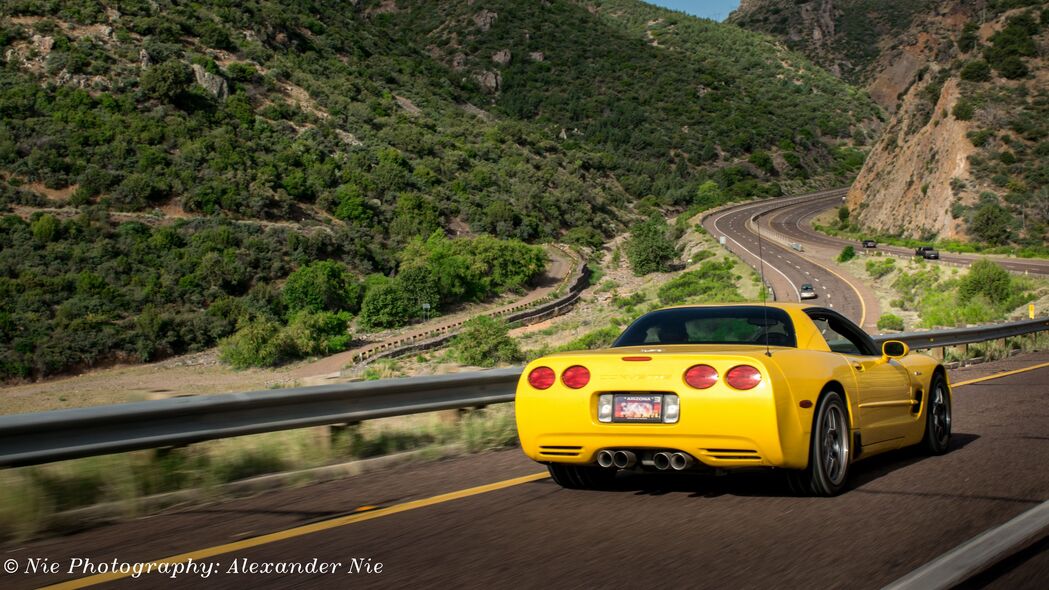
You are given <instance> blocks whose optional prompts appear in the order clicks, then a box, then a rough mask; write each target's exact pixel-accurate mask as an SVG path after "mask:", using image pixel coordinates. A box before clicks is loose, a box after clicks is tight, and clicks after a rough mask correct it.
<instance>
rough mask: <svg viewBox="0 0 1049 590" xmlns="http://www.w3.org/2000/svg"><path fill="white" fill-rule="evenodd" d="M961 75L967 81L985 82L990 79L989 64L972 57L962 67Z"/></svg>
mask: <svg viewBox="0 0 1049 590" xmlns="http://www.w3.org/2000/svg"><path fill="white" fill-rule="evenodd" d="M961 77H962V80H968V81H969V82H986V81H988V80H990V79H991V66H990V65H989V64H988V63H987V62H986V61H984V60H982V59H974V60H973V61H970V62H968V63H966V64H965V66H963V67H962V71H961Z"/></svg>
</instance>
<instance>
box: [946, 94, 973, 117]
mask: <svg viewBox="0 0 1049 590" xmlns="http://www.w3.org/2000/svg"><path fill="white" fill-rule="evenodd" d="M974 110H975V109H974V108H973V103H971V102H970V101H968V100H965V99H961V100H959V101H958V102H957V103H955V105H954V109H953V110H952V111H951V114H952V115H954V118H955V119H958V120H959V121H969V120H971V119H972V118H973V111H974Z"/></svg>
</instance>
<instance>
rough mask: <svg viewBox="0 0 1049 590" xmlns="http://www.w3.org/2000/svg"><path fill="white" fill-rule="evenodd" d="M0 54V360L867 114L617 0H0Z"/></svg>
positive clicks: (830, 141) (166, 333) (752, 159)
mask: <svg viewBox="0 0 1049 590" xmlns="http://www.w3.org/2000/svg"><path fill="white" fill-rule="evenodd" d="M0 56H2V60H3V63H2V68H0V210H2V211H3V212H4V213H6V216H5V217H3V218H2V220H0V293H2V294H3V295H4V297H2V298H0V377H7V378H11V377H33V376H39V375H46V374H52V373H56V372H61V371H65V370H68V369H70V368H77V367H87V366H92V365H94V364H97V363H99V362H107V361H111V360H129V361H135V360H146V359H153V358H157V357H160V356H165V355H168V354H173V353H179V352H184V351H191V350H199V349H201V348H204V347H208V346H212V345H214V344H215V342H216V341H217V340H218V339H220V338H223V337H225V336H227V335H229V334H230V333H231V332H233V331H234V330H235V329H237V328H238V326H241V327H243V326H245V325H248V324H252V325H254V324H253V323H254V322H256V321H260V318H262V319H266V320H267V321H275V322H278V323H283V322H287V321H290V320H289V314H290V313H291V311H290V310H289V309H287V306H286V305H285V303H283V301H284V300H283V299H282V296H281V288H282V287H281V286H282V284H283V282H284V281H285V279H286V278H287V277H288V276H289V274H290V273H292V272H293V271H294V270H295V269H299V268H301V267H304V266H306V265H308V264H310V263H311V262H313V261H316V260H322V259H323V260H333V261H336V262H337V263H338V264H340V265H342V266H343V268H345V269H347V271H348V272H349V274H350V275H351V276H352V277H353V280H356V281H362V280H364V279H365V277H368V276H370V275H386V276H390V275H395V274H397V271H398V267H399V265H400V262H401V261H400V257H401V256H404V255H406V254H404V253H405V252H406V251H416V250H412V249H407V250H406V249H405V248H404V246H405V245H406V244H407V243H408V242H409V241H411V240H412V239H414V238H419V237H426V236H429V235H431V234H432V233H433V232H435V231H440V232H444V233H447V234H448V235H452V236H462V237H469V236H474V235H478V234H482V233H487V234H491V235H492V236H495V237H496V238H499V239H503V240H511V239H516V240H524V241H529V242H537V241H549V240H562V241H569V242H573V243H577V244H584V245H590V246H593V245H597V244H600V243H601V242H602V241H604V240H606V239H608V238H610V237H612V236H613V235H615V234H617V233H620V232H622V231H623V230H624V228H625V227H627V226H628V225H629V224H630V223H632V222H633V221H634V220H636V219H638V218H639V217H640V216H643V215H647V213H648V212H649V211H651V210H653V209H660V208H678V209H680V208H685V207H703V206H712V205H716V204H718V203H720V202H724V201H725V200H728V199H733V198H745V197H751V196H757V195H777V194H780V193H781V192H783V191H785V190H800V189H802V188H804V187H807V186H826V185H832V184H838V183H841V182H842V181H844V179H846V178H849V177H851V176H852V175H853V174H854V173H855V171H856V170H857V168H858V166H859V164H860V163H861V162H862V158H863V151H864V150H865V149H867V148H866V146H868V145H869V143H870V141H872V140H873V138H874V137H875V136H876V133H877V129H878V127H879V125H880V124H881V121H880V120H879V117H880V112H879V109H878V108H877V106H876V105H875V104H874V103H873V102H872V101H871V100H870V99H869V97H868V96H867V95H866V94H865V93H864V92H862V91H859V90H857V89H855V88H853V87H851V86H849V85H848V84H846V83H844V82H842V81H841V80H839V79H837V78H835V77H834V76H832V75H830V74H828V73H827V72H825V71H823V70H821V69H820V68H819V67H817V66H815V65H813V64H812V63H811V62H810V61H808V60H807V59H806V58H805V57H803V56H801V55H800V54H797V53H793V52H791V51H789V50H787V49H785V48H782V47H780V46H779V45H777V44H776V43H774V42H773V41H772V40H771V39H769V38H768V37H766V36H763V35H760V34H757V33H752V32H748V31H744V30H741V29H739V28H737V27H731V26H726V25H720V24H716V23H713V22H710V21H706V20H700V19H696V18H692V17H688V16H686V15H683V14H680V13H675V12H670V11H666V10H662V9H658V8H655V7H652V6H650V5H647V4H644V3H642V2H638V1H634V0H609V1H585V2H584V1H578V2H575V1H567V0H548V1H543V2H527V3H522V2H514V1H510V0H501V1H499V0H463V1H458V2H428V1H422V0H372V1H369V0H351V1H349V2H346V1H335V0H312V1H309V2H307V1H304V0H246V1H243V2H235V3H231V2H227V1H225V0H201V1H198V2H194V3H183V2H175V1H173V0H149V1H140V0H120V1H117V0H112V1H108V0H107V1H102V2H96V1H91V0H73V1H69V2H43V1H40V0H11V1H7V2H4V3H3V4H2V5H0ZM709 181H713V182H715V183H716V184H717V186H718V187H719V188H718V190H717V191H715V192H714V193H712V192H711V191H710V190H705V191H703V193H702V197H701V196H700V191H699V190H698V187H699V186H700V185H703V184H704V183H708V184H707V186H708V187H709ZM442 247H443V246H442ZM506 251H507V252H510V251H514V249H513V248H510V249H507V250H506ZM311 272H313V271H311ZM318 272H320V271H318ZM324 272H328V271H327V270H325V271H324ZM326 276H327V275H326ZM340 276H341V275H340ZM443 278H446V277H433V280H435V281H436V282H438V283H440V282H441V280H442V279H443ZM338 280H339V281H342V280H343V279H342V278H340V279H338ZM347 280H348V279H347ZM427 280H429V279H427ZM381 282H382V281H380V280H379V279H374V278H373V279H368V281H366V284H367V285H372V286H374V285H376V284H379V283H381ZM369 288H370V287H369ZM394 291H396V290H394ZM376 292H378V290H376ZM389 292H390V291H389V290H387V291H386V293H387V294H389ZM365 298H367V294H366V295H365ZM351 307H352V309H350V310H349V311H352V312H356V307H355V306H351ZM342 311H346V310H342ZM358 328H359V329H363V328H362V326H358Z"/></svg>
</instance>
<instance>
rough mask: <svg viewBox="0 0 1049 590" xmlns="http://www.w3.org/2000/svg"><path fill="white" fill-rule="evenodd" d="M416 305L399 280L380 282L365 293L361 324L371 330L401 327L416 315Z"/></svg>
mask: <svg viewBox="0 0 1049 590" xmlns="http://www.w3.org/2000/svg"><path fill="white" fill-rule="evenodd" d="M415 305H416V304H415V302H414V301H412V300H410V299H409V298H408V294H407V293H405V292H404V289H403V288H402V287H401V285H400V284H399V283H398V282H397V281H386V282H383V283H380V284H378V285H375V286H373V287H371V288H370V289H368V292H367V293H365V295H364V302H363V303H361V315H360V322H361V326H363V327H364V328H367V329H369V330H374V329H380V330H381V329H384V328H399V327H401V326H404V325H406V324H407V323H408V322H409V321H410V320H411V319H412V317H414V315H415Z"/></svg>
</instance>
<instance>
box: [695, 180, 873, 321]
mask: <svg viewBox="0 0 1049 590" xmlns="http://www.w3.org/2000/svg"><path fill="white" fill-rule="evenodd" d="M843 194H844V189H835V190H832V191H822V192H819V193H813V194H810V195H803V196H799V197H792V198H785V199H775V200H771V201H759V202H756V203H747V204H744V205H738V206H735V207H730V208H728V209H724V210H721V211H718V212H715V213H712V214H710V215H707V216H706V217H704V218H703V226H704V227H705V228H706V229H707V231H708V232H710V234H711V235H713V236H714V237H716V238H721V237H724V238H725V245H726V247H728V249H729V250H731V251H732V252H733V253H735V254H736V255H737V256H739V257H740V258H742V259H743V260H744V261H745V262H747V264H749V265H751V266H752V267H754V268H755V269H759V268H761V266H764V275H765V280H766V282H768V283H769V284H770V285H771V286H772V290H773V292H774V293H775V297H776V299H777V300H779V301H799V300H800V293H799V289H800V287H801V285H804V284H811V285H812V286H813V287H814V289H815V291H816V295H817V298H816V299H815V300H809V301H811V302H812V303H814V304H817V305H823V306H826V307H831V308H834V309H836V310H837V311H840V312H841V313H842V314H844V315H845V316H847V317H849V318H850V319H852V320H853V321H855V322H856V323H857V324H860V325H861V326H863V327H864V328H865V329H867V330H868V331H870V330H873V328H874V324H875V323H876V322H877V319H878V315H879V314H878V302H877V298H876V297H875V296H874V294H873V293H871V292H869V290H868V289H866V288H865V287H864V286H863V285H862V283H861V282H860V281H859V280H857V279H856V278H855V277H851V276H849V275H847V274H846V273H844V272H843V271H841V270H839V269H835V268H833V267H834V266H835V264H834V262H833V260H832V259H826V258H825V257H824V258H820V257H817V256H814V255H812V254H811V253H808V252H799V251H796V250H794V249H792V248H791V247H789V246H786V245H784V244H785V242H786V240H785V239H784V238H783V237H781V236H776V235H775V234H774V233H773V232H769V231H762V232H761V236H760V237H761V239H760V240H759V235H758V228H757V227H755V225H754V221H755V220H758V221H759V222H760V223H761V226H760V227H762V228H767V222H766V221H765V219H766V218H767V217H768V215H769V214H770V213H772V212H777V211H780V210H782V209H784V208H791V207H794V206H804V205H806V204H809V203H811V202H812V201H813V200H814V199H816V200H819V201H821V202H823V201H827V200H830V199H838V200H840V199H841V196H842V195H843ZM759 255H760V256H761V258H763V264H762V263H761V262H760V261H759Z"/></svg>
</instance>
